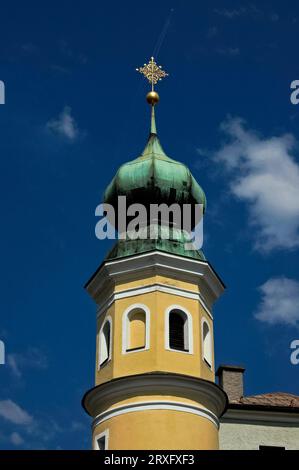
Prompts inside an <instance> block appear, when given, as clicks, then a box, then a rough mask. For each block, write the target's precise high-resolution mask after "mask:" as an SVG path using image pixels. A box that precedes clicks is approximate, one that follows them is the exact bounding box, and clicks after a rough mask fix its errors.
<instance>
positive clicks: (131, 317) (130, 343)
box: [122, 304, 150, 354]
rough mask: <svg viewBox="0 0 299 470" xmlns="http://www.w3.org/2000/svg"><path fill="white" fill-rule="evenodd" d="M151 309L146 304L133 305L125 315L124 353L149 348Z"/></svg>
mask: <svg viewBox="0 0 299 470" xmlns="http://www.w3.org/2000/svg"><path fill="white" fill-rule="evenodd" d="M149 328H150V320H149V310H148V308H147V307H146V306H145V305H142V304H135V305H131V306H130V307H129V308H128V309H127V310H126V311H125V312H124V315H123V348H122V351H123V354H125V353H128V352H133V351H138V350H144V349H148V348H149V339H150V334H149Z"/></svg>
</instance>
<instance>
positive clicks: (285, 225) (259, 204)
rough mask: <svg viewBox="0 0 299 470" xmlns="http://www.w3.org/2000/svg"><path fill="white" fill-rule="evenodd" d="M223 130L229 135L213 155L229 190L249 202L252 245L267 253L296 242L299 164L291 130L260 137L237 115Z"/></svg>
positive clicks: (222, 126)
mask: <svg viewBox="0 0 299 470" xmlns="http://www.w3.org/2000/svg"><path fill="white" fill-rule="evenodd" d="M221 130H222V131H223V132H224V133H225V134H226V136H227V137H228V138H229V141H228V142H226V143H225V144H224V145H223V146H222V148H221V149H220V150H218V151H217V152H216V153H215V154H214V159H215V160H216V161H217V162H221V163H223V164H224V166H225V168H226V170H227V173H228V184H229V187H230V191H231V193H232V194H233V195H234V197H236V198H237V199H239V200H241V201H244V202H246V203H248V207H249V216H250V217H249V224H250V225H251V226H252V227H253V228H254V230H252V234H253V236H254V237H255V248H256V249H258V250H260V251H263V252H269V251H271V250H274V249H294V248H296V247H298V246H299V233H298V229H299V165H298V164H297V163H296V161H295V159H294V155H293V152H294V149H295V146H296V140H295V138H294V137H293V136H292V135H291V134H285V135H281V136H279V137H269V138H263V137H261V136H259V135H258V134H257V133H256V132H254V131H252V130H248V129H246V127H245V123H244V121H243V120H242V119H240V118H234V119H233V118H228V119H227V120H226V121H225V122H224V123H222V125H221Z"/></svg>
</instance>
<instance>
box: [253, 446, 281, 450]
mask: <svg viewBox="0 0 299 470" xmlns="http://www.w3.org/2000/svg"><path fill="white" fill-rule="evenodd" d="M259 450H286V448H285V447H282V446H259Z"/></svg>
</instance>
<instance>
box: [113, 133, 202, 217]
mask: <svg viewBox="0 0 299 470" xmlns="http://www.w3.org/2000/svg"><path fill="white" fill-rule="evenodd" d="M118 196H126V197H127V204H131V203H134V202H138V203H143V204H145V205H148V204H149V203H157V204H159V203H166V204H172V203H178V204H180V205H182V204H188V203H189V204H196V203H197V204H203V206H204V209H205V207H206V197H205V194H204V192H203V190H202V188H201V187H200V186H199V184H198V183H197V181H196V180H195V178H194V177H193V175H192V173H191V171H190V170H189V168H188V167H187V166H186V165H184V164H183V163H180V162H178V161H176V160H173V159H172V158H169V157H168V156H167V155H166V154H165V152H164V150H163V149H162V146H161V144H160V141H159V139H158V136H157V135H156V134H151V135H150V137H149V140H148V142H147V145H146V147H145V149H144V151H143V152H142V154H141V155H140V156H139V157H138V158H136V159H134V160H132V161H130V162H127V163H125V164H123V165H122V166H121V167H120V168H119V169H118V171H117V173H116V175H115V176H114V178H113V180H112V181H111V183H110V184H109V186H108V187H107V189H106V191H105V194H104V202H106V203H110V204H112V205H114V204H116V202H117V197H118Z"/></svg>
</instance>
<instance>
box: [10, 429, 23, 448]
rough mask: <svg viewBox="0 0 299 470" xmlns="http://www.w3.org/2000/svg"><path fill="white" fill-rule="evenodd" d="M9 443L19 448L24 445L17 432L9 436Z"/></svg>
mask: <svg viewBox="0 0 299 470" xmlns="http://www.w3.org/2000/svg"><path fill="white" fill-rule="evenodd" d="M10 442H11V443H12V444H13V445H14V446H20V445H22V444H24V439H23V438H22V436H20V434H19V433H18V432H12V433H11V435H10Z"/></svg>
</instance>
